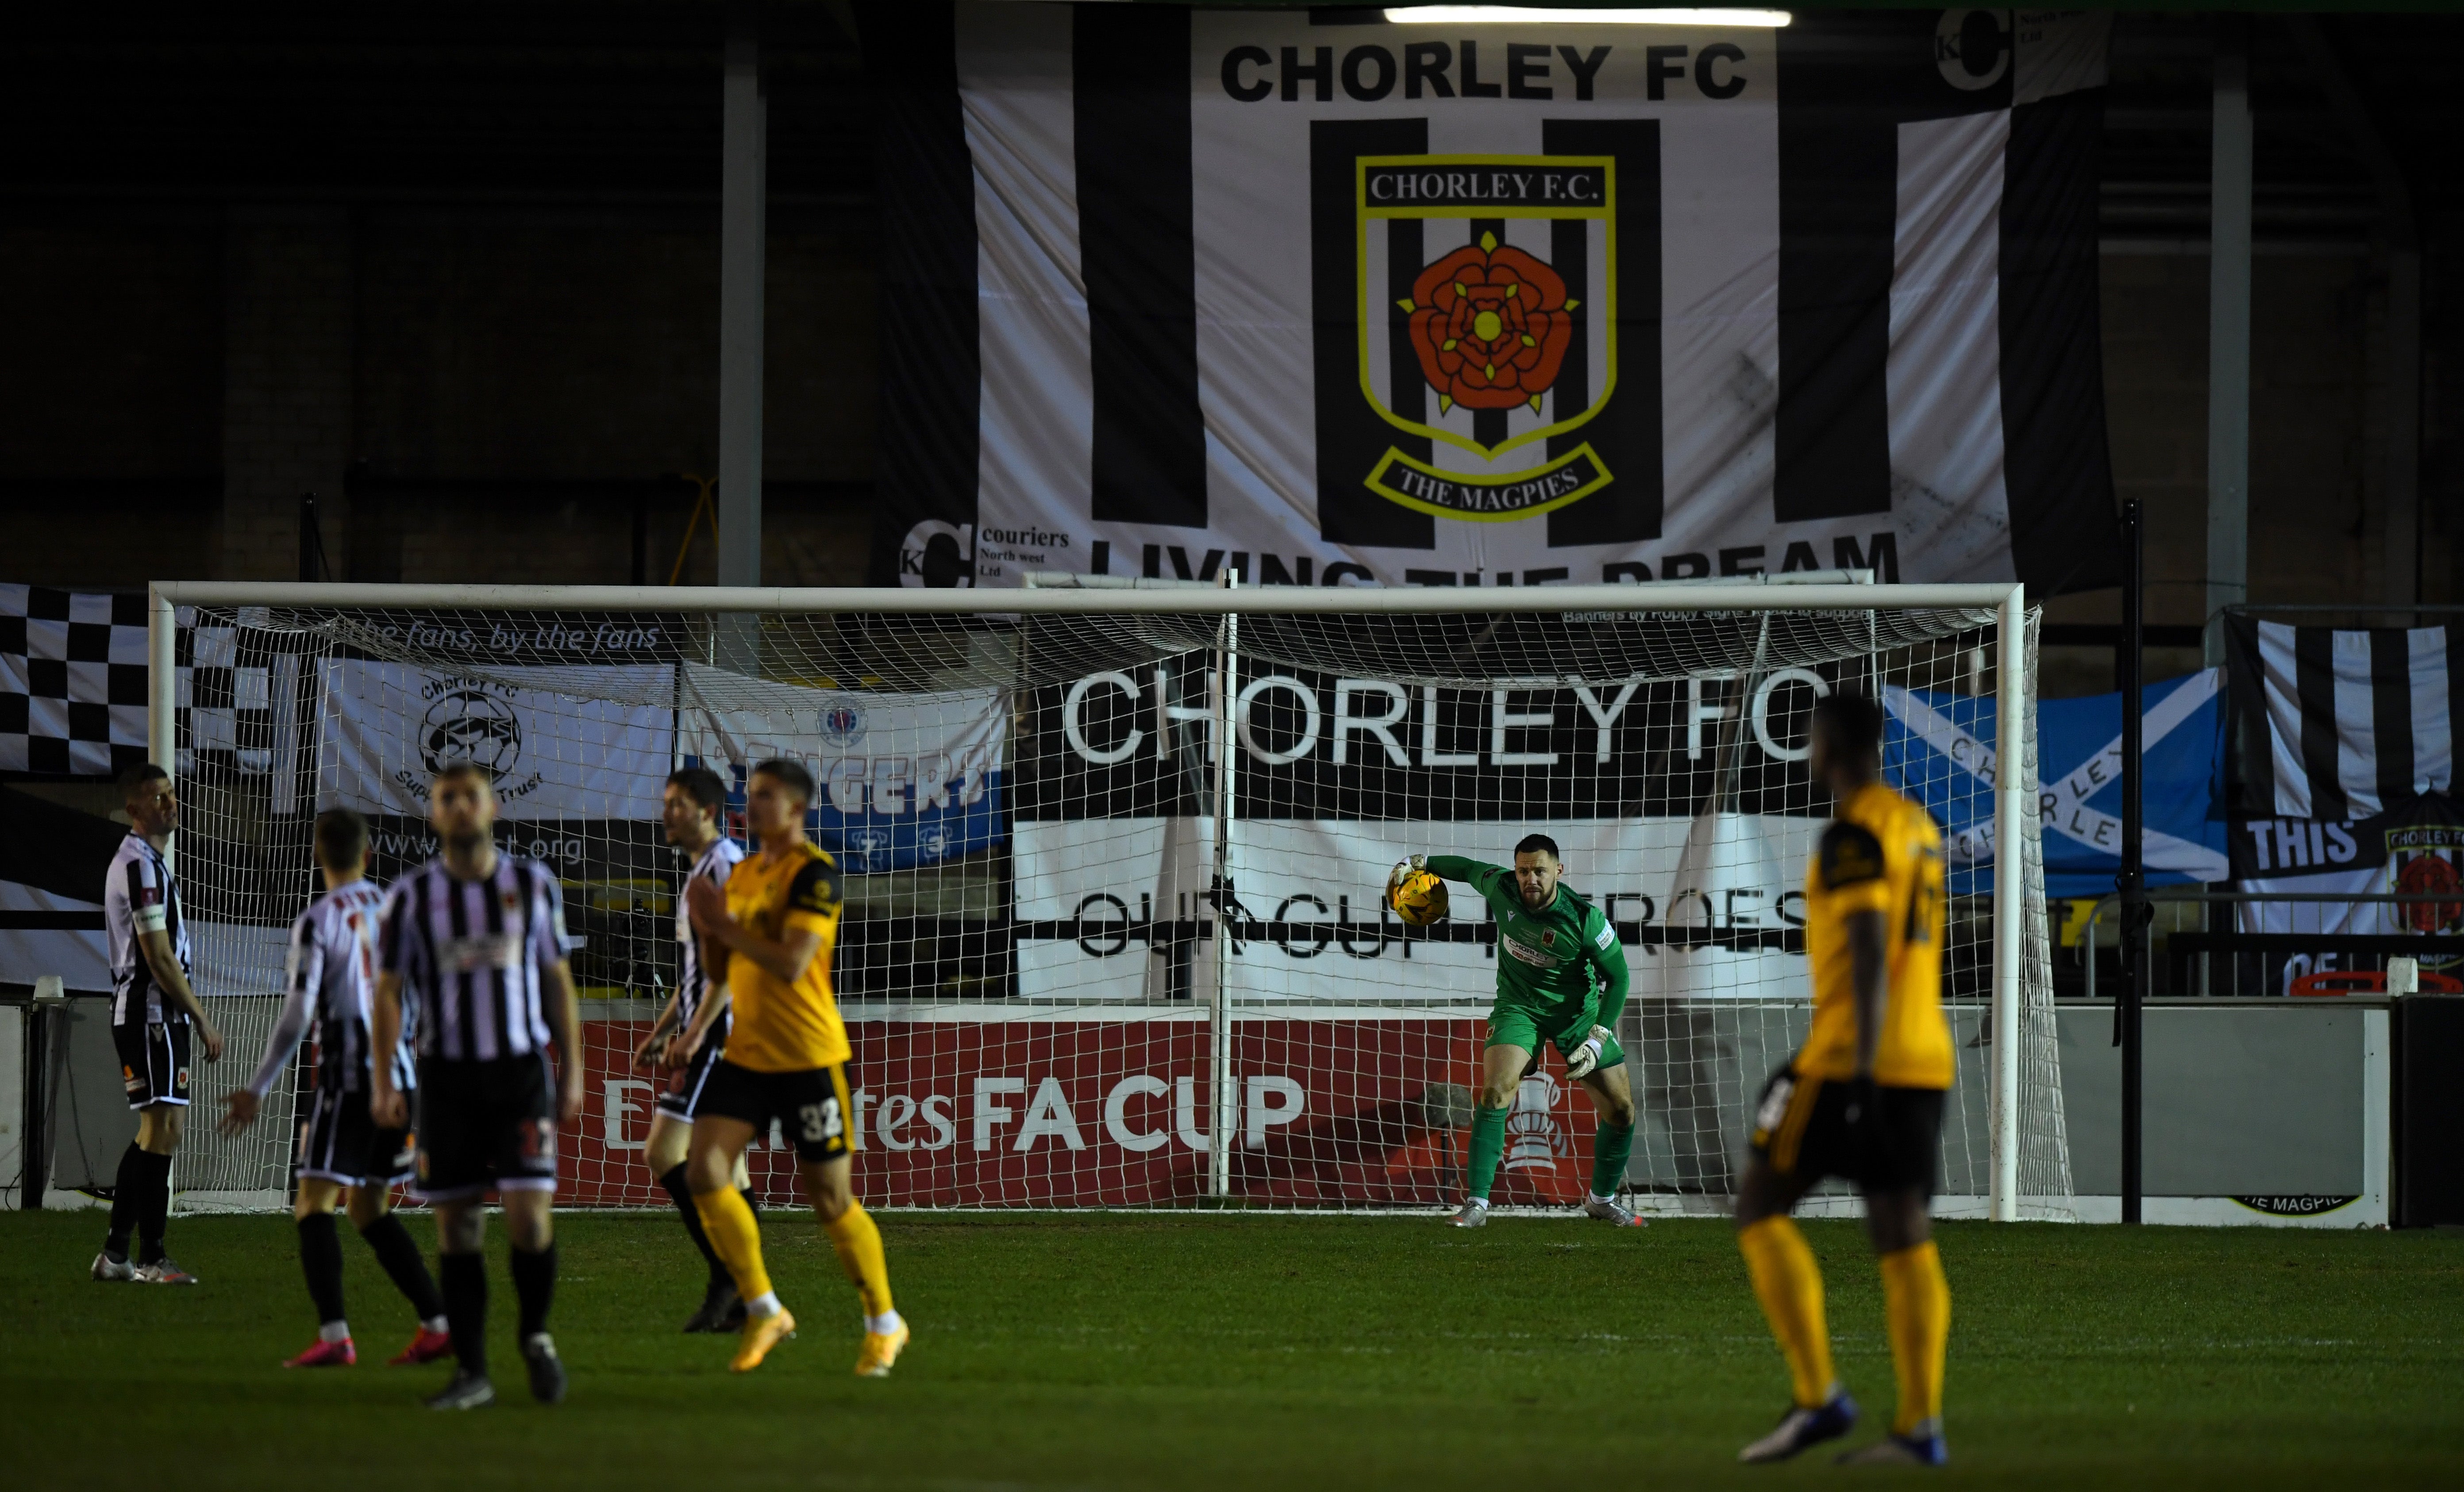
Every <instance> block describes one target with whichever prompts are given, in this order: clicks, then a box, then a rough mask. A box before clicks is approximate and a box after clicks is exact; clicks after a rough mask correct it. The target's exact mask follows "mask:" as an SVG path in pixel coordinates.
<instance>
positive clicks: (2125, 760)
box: [2088, 500, 2151, 1223]
mask: <svg viewBox="0 0 2464 1492" xmlns="http://www.w3.org/2000/svg"><path fill="white" fill-rule="evenodd" d="M2122 546H2123V547H2122V554H2123V561H2122V562H2123V577H2122V657H2121V659H2120V663H2121V667H2120V668H2119V669H2116V670H2115V671H2116V672H2118V673H2120V674H2121V684H2122V873H2121V874H2120V875H2118V876H2116V877H2114V887H2115V889H2117V890H2119V891H2120V892H2121V893H2122V988H2121V990H2120V991H2119V992H2118V997H2119V998H2117V999H2116V1000H2115V1010H2114V1026H2115V1030H2114V1040H2115V1042H2116V1043H2117V1044H2119V1045H2120V1046H2121V1048H2122V1220H2123V1221H2124V1222H2134V1223H2135V1222H2137V1221H2139V1220H2140V1181H2141V1178H2140V1153H2141V1150H2142V1146H2141V1138H2140V1117H2141V1096H2142V1095H2141V1080H2142V1075H2143V1074H2142V1065H2141V1057H2142V1055H2143V1053H2144V1050H2145V1042H2144V1041H2143V1040H2142V1038H2143V1036H2144V1032H2143V1030H2142V1012H2141V1009H2140V998H2141V996H2142V995H2143V994H2144V993H2145V980H2146V977H2147V924H2148V922H2149V920H2150V917H2151V912H2150V910H2149V908H2148V905H2147V886H2146V877H2145V872H2144V870H2143V862H2142V861H2141V859H2140V847H2141V846H2140V829H2141V823H2142V819H2141V811H2140V810H2141V804H2140V782H2141V777H2142V774H2141V771H2140V759H2139V758H2140V745H2141V742H2140V722H2141V713H2140V700H2139V695H2140V690H2141V679H2140V671H2141V662H2142V659H2143V657H2144V650H2143V648H2142V646H2141V645H2142V644H2143V642H2144V641H2145V633H2146V618H2145V614H2144V608H2143V603H2142V598H2141V588H2142V584H2143V581H2144V580H2145V544H2144V541H2143V531H2142V527H2141V519H2140V512H2139V504H2138V502H2137V501H2135V500H2133V501H2131V502H2126V503H2123V505H2122ZM2088 956H2090V957H2094V956H2095V950H2093V949H2091V950H2089V954H2088Z"/></svg>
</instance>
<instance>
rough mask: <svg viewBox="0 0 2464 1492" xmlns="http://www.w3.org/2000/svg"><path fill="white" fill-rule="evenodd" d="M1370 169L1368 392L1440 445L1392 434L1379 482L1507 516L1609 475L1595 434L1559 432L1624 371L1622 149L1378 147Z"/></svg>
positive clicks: (1379, 407) (1366, 203) (1584, 489)
mask: <svg viewBox="0 0 2464 1492" xmlns="http://www.w3.org/2000/svg"><path fill="white" fill-rule="evenodd" d="M1357 170H1358V198H1357V205H1358V208H1357V210H1358V234H1359V252H1358V262H1359V265H1360V285H1361V297H1362V305H1361V314H1360V321H1359V326H1360V391H1361V393H1362V395H1363V396H1364V397H1366V398H1367V399H1368V401H1369V403H1370V406H1372V407H1373V408H1375V410H1376V411H1377V413H1378V415H1379V416H1380V417H1381V418H1383V419H1384V420H1385V421H1386V422H1387V423H1388V424H1390V425H1392V426H1394V427H1395V428H1397V430H1400V431H1403V432H1405V433H1407V434H1411V435H1417V436H1420V437H1422V438H1423V439H1425V440H1426V441H1428V442H1429V443H1430V450H1431V455H1430V457H1426V458H1424V457H1420V456H1417V455H1415V454H1414V453H1412V452H1411V451H1407V450H1401V449H1398V448H1397V447H1395V446H1391V445H1390V446H1389V447H1388V448H1387V450H1386V452H1385V454H1384V456H1383V457H1381V458H1380V459H1379V461H1378V463H1377V465H1376V467H1375V469H1374V470H1373V471H1371V472H1366V473H1364V477H1365V480H1366V481H1367V482H1368V483H1369V486H1370V488H1371V489H1372V490H1373V491H1375V492H1376V493H1377V494H1379V495H1380V496H1383V497H1386V498H1389V499H1391V500H1393V501H1395V502H1398V503H1401V504H1402V505H1403V506H1405V507H1407V508H1415V509H1418V510H1419V511H1420V512H1423V513H1428V514H1433V515H1435V516H1439V517H1446V518H1470V519H1479V520H1487V521H1492V522H1494V521H1501V520H1511V519H1515V518H1526V517H1530V516H1533V515H1535V514H1541V513H1547V512H1549V511H1550V510H1551V509H1552V508H1562V507H1564V506H1565V505H1566V504H1568V503H1570V502H1573V501H1574V500H1575V499H1577V498H1580V497H1583V496H1587V495H1589V494H1592V493H1594V492H1596V491H1598V490H1599V489H1600V488H1602V487H1604V486H1606V485H1607V484H1608V482H1609V480H1610V473H1609V472H1608V470H1607V468H1606V467H1605V466H1604V465H1603V464H1602V462H1601V459H1600V456H1599V453H1598V452H1597V451H1595V450H1593V449H1592V447H1591V446H1590V444H1589V443H1588V442H1582V441H1580V440H1579V438H1578V437H1577V439H1576V443H1575V444H1573V446H1572V447H1571V449H1568V448H1566V447H1565V446H1564V443H1563V442H1562V441H1560V440H1558V439H1557V438H1558V437H1566V436H1572V435H1573V434H1574V432H1576V431H1578V430H1580V429H1581V428H1582V427H1583V426H1585V425H1587V424H1589V423H1590V422H1591V420H1592V419H1593V417H1594V416H1595V415H1597V414H1598V413H1599V412H1600V410H1601V409H1602V408H1603V407H1604V406H1606V405H1607V403H1608V400H1609V397H1610V395H1611V393H1613V392H1614V390H1615V388H1616V385H1617V224H1616V206H1617V162H1616V160H1615V159H1614V158H1611V157H1605V156H1598V157H1570V156H1504V155H1497V156H1486V155H1484V156H1368V157H1363V158H1361V160H1360V161H1359V163H1358V166H1357ZM1406 272H1408V278H1407V277H1406ZM1389 306H1391V308H1392V313H1393V314H1381V313H1383V312H1385V311H1386V310H1387V308H1388V307H1389ZM1398 333H1399V334H1400V335H1399V337H1398V335H1397V334H1398ZM1552 450H1553V453H1552Z"/></svg>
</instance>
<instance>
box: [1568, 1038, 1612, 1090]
mask: <svg viewBox="0 0 2464 1492" xmlns="http://www.w3.org/2000/svg"><path fill="white" fill-rule="evenodd" d="M1608 1040H1609V1028H1608V1027H1606V1026H1596V1025H1595V1026H1594V1027H1592V1034H1591V1035H1590V1036H1588V1037H1586V1038H1584V1040H1583V1044H1582V1045H1580V1046H1577V1047H1575V1048H1574V1049H1573V1051H1571V1052H1568V1053H1567V1054H1566V1076H1568V1077H1570V1078H1572V1079H1573V1080H1574V1081H1575V1082H1577V1083H1579V1082H1581V1081H1582V1080H1583V1079H1585V1078H1588V1077H1590V1076H1591V1075H1592V1074H1593V1073H1594V1072H1595V1071H1596V1070H1597V1069H1598V1067H1599V1065H1600V1053H1601V1052H1602V1051H1604V1050H1605V1049H1606V1048H1607V1046H1608Z"/></svg>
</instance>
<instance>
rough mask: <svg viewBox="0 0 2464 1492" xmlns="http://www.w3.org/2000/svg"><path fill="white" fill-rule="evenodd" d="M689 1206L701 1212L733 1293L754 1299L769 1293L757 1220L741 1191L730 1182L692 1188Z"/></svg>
mask: <svg viewBox="0 0 2464 1492" xmlns="http://www.w3.org/2000/svg"><path fill="white" fill-rule="evenodd" d="M693 1210H694V1211H695V1212H698V1213H700V1214H701V1231H702V1232H703V1233H704V1234H706V1235H708V1237H709V1239H710V1246H711V1247H712V1248H713V1249H715V1250H716V1251H717V1253H718V1262H720V1263H723V1264H725V1265H726V1266H727V1272H728V1274H729V1276H730V1277H731V1278H733V1279H734V1280H735V1281H736V1293H737V1294H738V1295H740V1296H742V1297H744V1298H745V1299H746V1300H748V1301H758V1300H759V1299H760V1298H761V1297H762V1296H765V1295H767V1294H769V1293H770V1271H769V1270H768V1269H767V1268H765V1267H763V1265H762V1262H761V1224H760V1223H759V1221H758V1220H756V1219H755V1218H754V1216H753V1209H752V1208H750V1207H748V1206H746V1205H745V1202H744V1194H743V1193H741V1192H739V1191H737V1189H736V1188H734V1187H732V1186H723V1187H720V1188H719V1189H718V1190H716V1191H715V1192H695V1193H694V1194H693Z"/></svg>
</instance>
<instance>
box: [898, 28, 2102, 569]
mask: <svg viewBox="0 0 2464 1492" xmlns="http://www.w3.org/2000/svg"><path fill="white" fill-rule="evenodd" d="M1376 17H1377V12H1376V11H1340V12H1320V13H1319V14H1317V15H1312V14H1310V13H1308V12H1303V11H1282V12H1239V11H1187V10H1182V9H1179V8H1177V7H1170V6H1125V5H1085V6H1074V7H1073V6H1064V5H1023V4H974V3H967V4H959V5H957V6H956V7H955V8H954V9H944V8H941V7H936V6H933V5H929V4H928V5H910V6H899V7H878V8H873V9H870V10H869V11H867V12H866V16H865V47H866V52H867V56H868V62H869V66H870V67H871V68H872V70H873V74H874V79H875V83H876V86H877V91H878V99H879V108H878V111H877V118H878V120H879V135H878V138H879V140H880V151H881V155H880V161H879V168H880V180H881V184H882V190H883V193H884V204H883V209H884V229H885V232H884V245H885V252H884V255H883V267H882V268H883V278H882V286H883V294H882V315H883V328H884V337H883V346H884V382H885V399H884V407H883V432H884V436H883V438H884V451H883V462H882V467H881V472H882V476H881V484H882V491H883V495H884V498H885V521H884V523H883V525H882V527H881V530H880V539H879V544H878V549H877V553H876V556H875V564H876V570H877V572H878V578H879V579H882V580H884V581H886V580H887V579H888V578H889V577H890V576H891V574H895V575H896V576H897V578H898V580H899V581H902V582H904V583H906V584H911V585H948V584H979V585H1009V584H1016V583H1018V582H1019V579H1020V576H1021V575H1022V574H1023V572H1026V571H1031V570H1060V571H1072V572H1080V573H1094V574H1111V575H1116V576H1138V575H1143V576H1152V577H1160V578H1165V579H1199V580H1203V579H1213V578H1215V577H1217V576H1219V575H1220V574H1221V573H1222V572H1224V571H1226V570H1236V571H1239V572H1241V573H1242V574H1243V578H1244V579H1245V580H1246V581H1248V582H1250V583H1260V582H1264V583H1268V584H1275V583H1292V584H1342V583H1369V584H1440V585H1458V584H1461V585H1479V584H1514V583H1521V584H1534V583H1547V582H1550V581H1628V580H1631V581H1653V580H1683V579H1692V578H1698V577H1704V576H1718V575H1742V574H1753V573H1759V572H1786V571H1804V570H1815V569H1828V568H1833V567H1857V568H1862V567H1870V568H1872V569H1874V570H1876V571H1877V572H1879V574H1880V575H1881V578H1882V579H1885V580H1907V581H1992V580H2009V579H2018V580H2023V581H2027V582H2028V583H2029V584H2030V585H2032V586H2034V587H2037V588H2039V589H2040V590H2053V591H2059V590H2064V589H2075V588H2080V587H2082V586H2086V585H2092V584H2097V583H2110V580H2111V577H2110V576H2109V574H2108V573H2107V571H2108V570H2109V567H2110V566H2109V557H2110V553H2111V535H2112V517H2111V512H2112V509H2111V488H2112V482H2111V474H2110V470H2109V467H2108V465H2107V460H2106V455H2105V435H2104V416H2103V405H2102V394H2101V372H2100V363H2099V354H2098V340H2097V338H2098V333H2097V300H2096V297H2097V277H2096V181H2097V148H2098V146H2097V142H2098V139H2099V135H2100V132H2101V121H2102V106H2103V105H2102V99H2103V88H2102V85H2103V81H2104V38H2105V33H2106V31H2107V29H2108V25H2109V18H2108V17H2105V16H2101V15H2092V14H2083V13H2075V12H2058V11H2057V12H2046V11H1939V12H1936V11H1924V12H1917V11H1905V12H1885V13H1878V14H1872V15H1858V16H1844V15H1800V16H1799V17H1797V19H1796V22H1795V24H1793V25H1791V26H1789V27H1786V28H1781V29H1761V28H1703V29H1695V28H1686V27H1660V26H1653V27H1628V26H1610V25H1603V26H1596V27H1593V26H1582V25H1562V26H1559V25H1551V26H1534V25H1523V24H1518V23H1514V22H1503V23H1498V24H1493V25H1477V26H1468V25H1461V24H1456V23H1451V22H1450V23H1446V24H1443V25H1393V24H1388V23H1386V22H1384V21H1382V20H1379V19H1377V18H1376Z"/></svg>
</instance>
